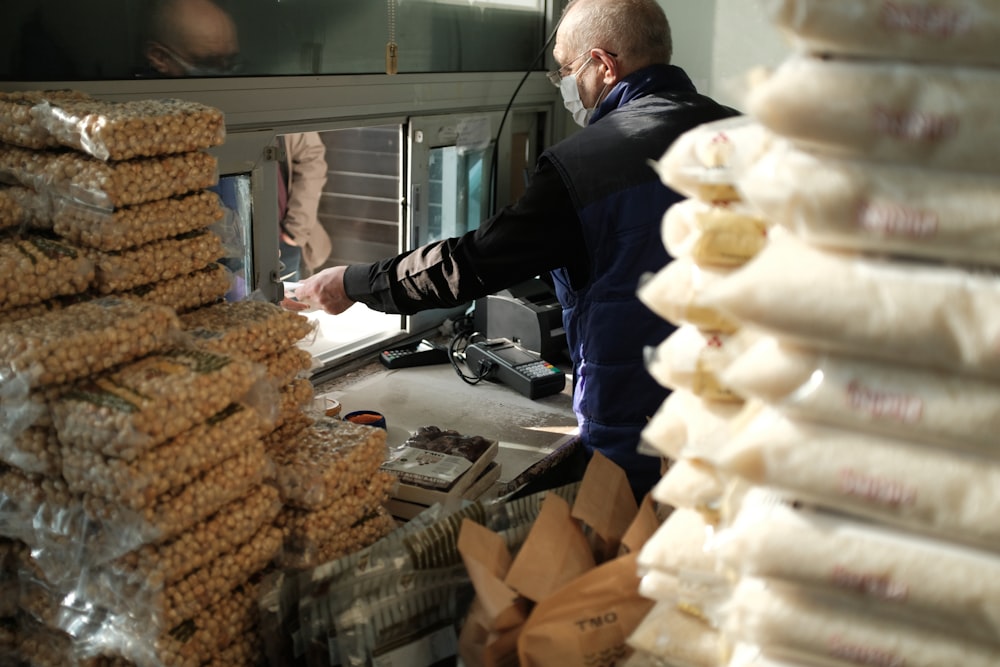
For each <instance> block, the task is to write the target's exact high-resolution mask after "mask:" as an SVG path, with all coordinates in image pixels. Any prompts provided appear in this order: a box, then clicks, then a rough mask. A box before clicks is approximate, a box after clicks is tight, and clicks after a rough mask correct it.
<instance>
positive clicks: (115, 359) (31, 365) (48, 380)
mask: <svg viewBox="0 0 1000 667" xmlns="http://www.w3.org/2000/svg"><path fill="white" fill-rule="evenodd" d="M179 331H180V323H179V321H178V319H177V315H176V314H175V313H174V311H172V310H170V309H169V308H165V307H163V306H155V305H149V304H144V303H140V302H138V301H133V300H130V299H121V298H117V297H105V298H100V299H94V300H92V301H84V302H81V303H76V304H72V305H70V306H67V307H65V308H62V309H60V310H56V311H53V312H50V313H46V314H44V315H40V316H38V317H34V318H31V319H27V320H20V321H17V322H11V323H9V324H5V325H3V326H2V327H0V358H2V359H4V361H5V362H6V364H7V365H8V367H9V368H10V369H11V370H12V371H13V373H14V374H15V375H17V376H18V377H20V378H23V380H24V381H25V382H27V383H28V384H29V385H30V386H41V385H50V384H66V383H68V382H73V381H75V380H79V379H80V378H83V377H87V376H89V375H94V374H96V373H99V372H101V371H103V370H107V369H109V368H111V367H113V366H116V365H118V364H121V363H125V362H128V361H132V360H133V359H137V358H139V357H142V356H144V355H147V354H150V353H152V352H156V351H159V350H162V349H165V348H167V347H169V346H170V345H172V344H173V343H174V342H176V341H177V339H178V334H179Z"/></svg>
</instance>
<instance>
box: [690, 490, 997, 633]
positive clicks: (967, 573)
mask: <svg viewBox="0 0 1000 667" xmlns="http://www.w3.org/2000/svg"><path fill="white" fill-rule="evenodd" d="M751 493H752V494H753V495H752V496H748V497H747V499H746V501H745V502H744V505H743V507H742V508H741V510H740V512H739V514H738V515H737V516H736V518H735V519H734V520H733V521H732V522H731V523H730V524H729V525H728V526H726V527H725V528H723V529H721V530H718V531H716V533H715V534H714V535H713V537H712V539H711V540H709V543H708V550H709V552H710V553H712V554H714V555H715V556H716V558H717V561H718V562H719V563H720V564H721V566H722V567H723V568H725V569H726V570H727V571H728V572H730V573H731V574H732V576H736V577H740V576H747V577H763V578H768V579H778V580H783V581H788V582H793V583H797V584H801V585H806V586H810V587H816V588H828V589H831V590H839V591H843V592H845V593H849V594H851V595H855V596H857V597H858V598H863V599H866V600H870V601H872V602H873V603H878V604H881V605H884V606H885V608H886V609H890V610H894V611H897V612H900V613H903V612H905V613H907V614H909V615H912V616H916V617H921V618H923V619H925V620H926V621H927V622H930V623H938V622H939V621H940V622H941V624H942V625H943V624H944V623H945V622H950V624H951V625H952V627H960V628H961V629H962V631H963V632H969V633H972V634H974V635H976V636H978V637H980V638H982V639H986V640H990V639H995V638H996V637H997V636H998V634H1000V590H997V589H998V587H1000V557H998V556H997V555H996V554H993V553H988V552H985V551H979V550H976V549H970V548H966V547H962V546H960V545H957V544H954V543H950V542H946V541H942V540H935V539H928V538H924V537H920V536H918V535H913V534H910V533H905V532H901V531H898V530H893V529H891V528H889V527H887V526H884V525H880V524H874V523H868V522H864V521H858V520H853V519H850V518H848V517H844V516H841V515H837V514H831V513H826V512H822V511H818V510H812V509H807V508H795V507H793V506H792V505H790V504H787V503H784V502H780V501H778V500H776V499H774V498H769V497H768V496H767V493H766V491H762V490H757V491H754V492H751ZM761 496H762V497H761ZM751 498H754V499H753V500H751ZM793 553H794V554H795V556H794V557H793V558H790V557H789V554H793Z"/></svg>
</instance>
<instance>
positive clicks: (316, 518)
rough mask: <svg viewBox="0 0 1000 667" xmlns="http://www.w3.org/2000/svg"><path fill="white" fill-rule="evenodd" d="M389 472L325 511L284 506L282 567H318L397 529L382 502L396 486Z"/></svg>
mask: <svg viewBox="0 0 1000 667" xmlns="http://www.w3.org/2000/svg"><path fill="white" fill-rule="evenodd" d="M395 483H396V482H395V478H394V477H393V476H392V475H390V474H389V473H377V474H376V475H375V476H374V477H373V478H372V479H371V481H370V482H368V484H367V485H362V486H361V487H358V488H356V489H352V490H351V491H349V492H348V493H345V494H344V496H343V497H342V498H341V499H340V500H338V501H337V502H336V503H334V504H332V505H330V506H329V507H327V508H324V509H321V510H315V511H310V510H302V509H298V508H295V507H287V506H286V507H284V508H283V509H282V511H281V513H280V514H279V515H278V517H277V520H276V522H275V524H276V525H277V526H278V527H279V528H281V530H282V533H283V535H284V544H283V547H282V552H281V556H280V557H279V558H278V565H279V566H281V567H287V568H295V569H302V568H308V567H315V566H317V565H320V564H322V563H326V562H329V561H331V560H334V559H336V558H340V557H341V556H345V555H347V554H348V553H351V552H354V551H357V550H359V549H362V548H364V547H367V546H369V545H371V544H373V543H374V542H375V541H376V540H378V539H380V538H382V537H383V536H385V535H386V534H388V533H389V532H390V531H391V530H393V529H394V528H395V527H396V522H395V520H394V519H392V517H391V515H389V514H388V512H386V511H385V509H384V507H383V506H382V503H384V502H385V501H386V500H387V499H388V497H389V489H390V488H392V486H393V485H394V484H395Z"/></svg>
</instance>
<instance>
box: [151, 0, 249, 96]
mask: <svg viewBox="0 0 1000 667" xmlns="http://www.w3.org/2000/svg"><path fill="white" fill-rule="evenodd" d="M145 56H146V63H147V64H148V66H149V67H150V68H151V69H152V70H153V75H154V76H161V77H185V76H196V77H206V76H228V75H231V74H235V73H237V72H238V71H239V69H240V59H239V58H240V44H239V39H238V37H237V34H236V24H235V23H234V22H233V19H232V17H230V16H229V14H228V13H226V11H225V10H224V9H222V8H221V7H219V6H218V5H217V4H215V3H214V2H212V0H161V1H160V2H158V3H157V4H156V5H154V6H153V8H152V11H151V13H150V24H149V38H148V40H147V41H146V45H145Z"/></svg>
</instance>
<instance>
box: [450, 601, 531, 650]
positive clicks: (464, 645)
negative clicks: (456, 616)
mask: <svg viewBox="0 0 1000 667" xmlns="http://www.w3.org/2000/svg"><path fill="white" fill-rule="evenodd" d="M489 623H490V620H489V618H488V614H487V613H486V612H485V610H484V609H483V606H482V603H481V601H480V600H479V598H478V597H477V598H476V599H474V600H473V601H472V605H471V607H470V608H469V614H468V616H467V617H466V619H465V624H464V625H462V631H461V633H460V634H459V636H458V654H459V655H460V656H461V657H462V662H463V663H464V664H465V667H518V662H517V638H518V636H519V635H520V634H521V626H520V625H518V626H517V627H514V628H511V629H509V630H504V631H502V632H498V631H495V630H490V629H489V627H487V626H488V624H489Z"/></svg>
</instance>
